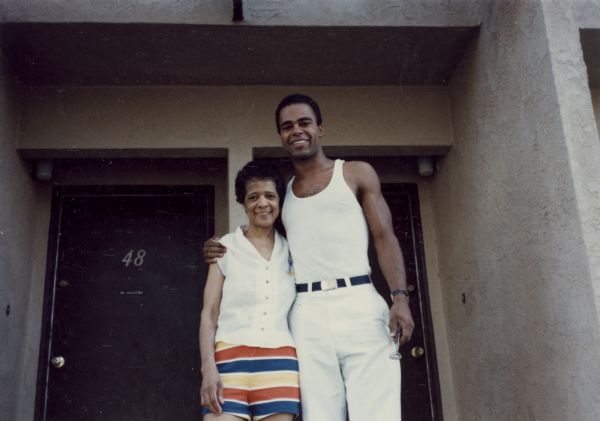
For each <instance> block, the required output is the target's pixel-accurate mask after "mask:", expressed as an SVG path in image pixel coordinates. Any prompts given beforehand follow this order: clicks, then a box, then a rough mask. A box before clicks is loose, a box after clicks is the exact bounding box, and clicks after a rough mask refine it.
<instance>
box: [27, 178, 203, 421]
mask: <svg viewBox="0 0 600 421" xmlns="http://www.w3.org/2000/svg"><path fill="white" fill-rule="evenodd" d="M212 209H213V191H212V189H211V188H198V187H162V186H161V187H84V188H76V187H71V188H68V187H63V188H58V189H57V190H56V191H55V197H54V202H53V221H52V227H51V235H50V251H49V256H48V257H49V259H48V261H49V264H48V274H47V289H46V291H47V294H46V303H45V306H46V311H45V323H44V331H43V336H42V344H43V345H42V347H41V348H42V349H41V356H40V370H39V373H40V375H39V381H38V385H39V389H38V406H37V417H36V419H37V420H44V421H46V420H47V421H54V420H61V421H69V420H73V421H75V420H77V421H92V420H109V421H120V420H123V421H125V420H127V421H136V420H170V419H173V420H178V421H184V420H198V419H200V413H199V409H198V405H199V403H198V389H199V385H200V371H199V358H198V339H197V338H198V334H197V332H198V321H199V315H200V309H201V292H202V285H203V281H204V279H205V277H206V267H205V264H204V262H203V261H202V259H201V258H200V254H199V250H200V245H201V243H202V242H203V241H204V239H206V238H207V237H208V236H209V234H212V232H213V217H212V212H213V211H212Z"/></svg>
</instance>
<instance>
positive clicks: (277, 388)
mask: <svg viewBox="0 0 600 421" xmlns="http://www.w3.org/2000/svg"><path fill="white" fill-rule="evenodd" d="M215 348H216V349H215V361H216V363H217V369H218V370H219V374H220V375H221V382H222V383H223V398H224V400H225V403H224V404H223V405H221V407H222V409H223V412H224V413H227V414H232V415H235V416H238V417H241V418H244V419H247V420H261V419H263V418H266V417H268V416H270V415H274V414H282V413H287V414H294V415H298V414H299V413H300V385H299V380H298V360H297V358H296V349H295V348H293V347H290V346H286V347H282V348H257V347H252V346H243V345H241V346H240V345H231V344H226V343H224V342H218V343H217V345H216V347H215ZM203 413H205V414H208V413H210V410H208V409H207V408H204V410H203Z"/></svg>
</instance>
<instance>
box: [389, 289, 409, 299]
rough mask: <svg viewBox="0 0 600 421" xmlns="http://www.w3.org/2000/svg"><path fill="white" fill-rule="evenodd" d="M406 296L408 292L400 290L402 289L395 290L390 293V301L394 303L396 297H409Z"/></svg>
mask: <svg viewBox="0 0 600 421" xmlns="http://www.w3.org/2000/svg"><path fill="white" fill-rule="evenodd" d="M408 294H409V293H408V290H406V289H402V288H398V289H395V290H393V291H392V301H394V297H395V296H397V295H406V296H407V297H408V296H409V295H408Z"/></svg>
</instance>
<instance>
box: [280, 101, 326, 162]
mask: <svg viewBox="0 0 600 421" xmlns="http://www.w3.org/2000/svg"><path fill="white" fill-rule="evenodd" d="M279 136H280V137H281V145H282V146H283V149H285V150H286V151H287V152H288V153H289V154H290V156H291V157H292V159H299V160H303V159H308V158H312V157H313V156H315V155H317V154H318V153H319V151H320V150H321V136H323V127H321V126H318V125H317V117H316V116H315V114H314V112H313V110H312V108H310V106H309V105H308V104H291V105H288V106H287V107H284V108H282V109H281V111H280V112H279Z"/></svg>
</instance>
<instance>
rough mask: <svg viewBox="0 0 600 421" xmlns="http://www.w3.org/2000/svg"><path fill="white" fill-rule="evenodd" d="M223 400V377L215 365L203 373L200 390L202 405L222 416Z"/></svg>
mask: <svg viewBox="0 0 600 421" xmlns="http://www.w3.org/2000/svg"><path fill="white" fill-rule="evenodd" d="M224 402H225V401H224V400H223V383H221V376H220V375H219V372H218V371H217V366H216V365H213V366H212V367H210V369H208V370H206V372H204V370H203V373H202V387H201V388H200V403H201V404H202V406H203V407H206V408H208V409H210V410H211V412H212V413H214V414H217V415H220V414H221V412H222V410H221V405H223V403H224Z"/></svg>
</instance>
